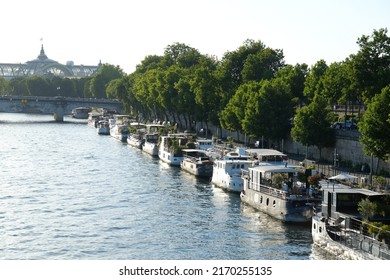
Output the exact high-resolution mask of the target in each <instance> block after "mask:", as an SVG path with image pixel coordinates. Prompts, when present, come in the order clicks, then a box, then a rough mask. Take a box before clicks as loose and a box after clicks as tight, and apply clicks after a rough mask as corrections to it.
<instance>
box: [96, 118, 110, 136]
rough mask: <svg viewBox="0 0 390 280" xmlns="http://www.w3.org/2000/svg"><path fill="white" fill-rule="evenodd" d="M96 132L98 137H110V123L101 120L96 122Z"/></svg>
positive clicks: (106, 120)
mask: <svg viewBox="0 0 390 280" xmlns="http://www.w3.org/2000/svg"><path fill="white" fill-rule="evenodd" d="M96 132H97V134H99V135H110V123H109V122H108V119H105V118H103V119H101V120H98V122H97V125H96Z"/></svg>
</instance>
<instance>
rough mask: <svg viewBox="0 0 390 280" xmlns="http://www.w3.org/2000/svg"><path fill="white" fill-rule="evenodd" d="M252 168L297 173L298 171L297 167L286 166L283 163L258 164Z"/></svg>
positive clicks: (270, 171)
mask: <svg viewBox="0 0 390 280" xmlns="http://www.w3.org/2000/svg"><path fill="white" fill-rule="evenodd" d="M250 169H255V170H259V171H262V172H269V173H282V172H284V173H295V172H298V170H297V169H294V168H289V167H285V166H283V165H273V164H270V165H257V166H255V167H251V168H250Z"/></svg>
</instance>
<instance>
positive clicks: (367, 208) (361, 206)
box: [358, 198, 378, 221]
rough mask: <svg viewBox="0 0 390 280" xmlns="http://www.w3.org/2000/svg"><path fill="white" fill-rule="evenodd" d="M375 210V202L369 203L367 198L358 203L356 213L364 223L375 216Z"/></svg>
mask: <svg viewBox="0 0 390 280" xmlns="http://www.w3.org/2000/svg"><path fill="white" fill-rule="evenodd" d="M377 208H378V207H377V204H376V203H375V202H371V201H370V200H369V199H368V198H366V199H362V200H361V201H359V203H358V211H359V213H360V214H361V215H362V216H363V218H364V220H366V221H368V219H370V218H372V217H374V216H375V214H376V212H377Z"/></svg>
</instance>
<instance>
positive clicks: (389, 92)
mask: <svg viewBox="0 0 390 280" xmlns="http://www.w3.org/2000/svg"><path fill="white" fill-rule="evenodd" d="M359 131H360V132H361V134H362V136H361V138H360V142H361V143H362V144H363V150H364V152H365V153H366V154H367V155H374V156H375V157H377V158H380V159H383V160H386V159H388V158H389V156H390V137H389V135H390V86H389V87H385V88H384V89H383V90H382V92H381V94H377V95H375V96H374V97H373V99H372V101H371V102H370V103H369V104H368V107H367V110H366V112H365V114H364V117H363V120H362V121H361V122H360V124H359Z"/></svg>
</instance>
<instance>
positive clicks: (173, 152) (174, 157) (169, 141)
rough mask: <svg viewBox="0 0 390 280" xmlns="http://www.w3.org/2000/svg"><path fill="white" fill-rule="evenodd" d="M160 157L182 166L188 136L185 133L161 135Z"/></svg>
mask: <svg viewBox="0 0 390 280" xmlns="http://www.w3.org/2000/svg"><path fill="white" fill-rule="evenodd" d="M160 139H161V142H160V144H159V150H158V157H159V158H160V160H161V161H163V162H165V163H168V164H169V165H173V166H180V163H181V162H182V161H183V159H184V156H183V148H185V147H186V144H187V143H188V142H189V138H188V136H186V135H184V134H169V135H165V136H161V138H160Z"/></svg>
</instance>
